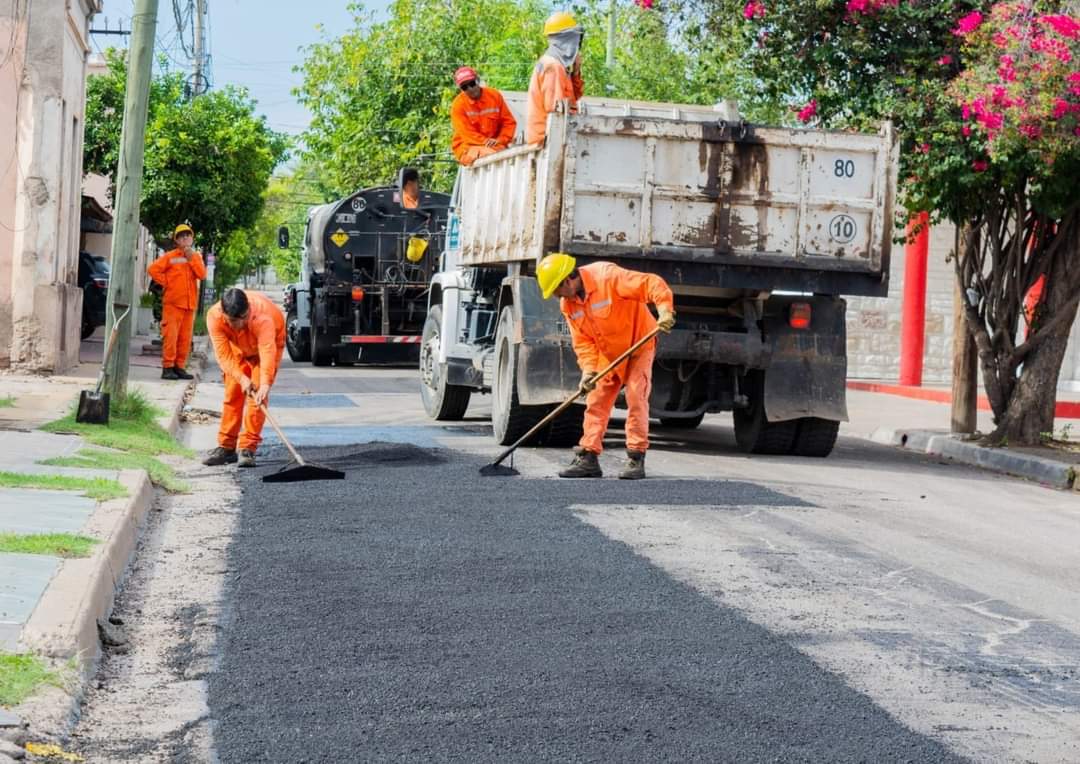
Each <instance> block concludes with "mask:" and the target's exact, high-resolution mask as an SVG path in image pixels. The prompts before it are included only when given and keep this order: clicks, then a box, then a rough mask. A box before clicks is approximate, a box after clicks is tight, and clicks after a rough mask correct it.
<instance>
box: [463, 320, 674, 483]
mask: <svg viewBox="0 0 1080 764" xmlns="http://www.w3.org/2000/svg"><path fill="white" fill-rule="evenodd" d="M659 333H660V327H659V326H658V327H656V328H655V329H653V330H652V331H651V332H649V333H648V334H646V335H645V336H644V337H642V338H641V339H640V340H638V341H637V342H635V343H634V344H633V345H631V346H630V347H628V348H627V349H626V350H625V351H623V353H622V355H620V356H619V357H618V358H616V359H615V360H614V361H612V362H611V363H609V364H608V365H607V367H606V368H605V369H603V370H602V371H600V372H597V373H596V374H595V375H593V378H592V381H593V382H594V383H595V382H599V381H600V380H601V379H603V378H604V377H606V376H607V375H608V374H610V373H611V372H612V371H614V370H615V368H616V367H617V366H618V365H619V364H621V363H622V362H623V361H625V360H626V359H627V358H629V357H630V356H631V355H633V354H634V353H636V352H637V351H638V349H639V348H640V347H641V346H642V345H644V344H645V343H646V342H648V341H649V340H651V339H652V338H653V337H655V336H656V335H657V334H659ZM586 392H588V391H587V390H585V389H584V388H583V387H579V388H578V390H577V392H576V393H574V394H573V395H571V396H570V397H569V398H567V399H566V400H565V401H563V402H562V403H560V404H559V405H558V406H557V407H556V408H555V410H554V411H552V412H551V413H550V414H548V415H547V416H546V417H544V418H543V419H541V420H540V421H539V422H537V423H536V425H535V426H533V428H532V429H531V430H529V431H528V432H527V433H525V434H524V435H522V436H521V437H520V438H518V439H517V442H516V443H514V445H512V446H510V448H508V449H506V450H505V451H503V452H502V453H501V454H499V458H498V459H496V460H495V461H493V462H492V463H491V464H488V465H486V466H484V467H481V468H480V474H481V475H483V476H484V477H493V476H504V477H508V476H510V475H517V474H518V471H517V470H516V469H514V468H513V467H503V466H502V464H501V462H502V461H503V459H505V458H506V457H508V456H510V454H512V453H514V452H515V451H517V450H518V448H519V447H520V446H521V444H522V443H524V442H525V441H527V440H528V439H529V438H531V437H532V436H533V435H535V434H536V433H538V432H540V430H542V429H544V427H546V426H547V425H549V424H551V422H552V421H553V420H554V419H555V418H556V417H557V416H559V414H561V413H563V412H564V411H566V410H567V409H568V408H570V407H571V406H572V405H574V402H575V401H577V399H578V398H580V397H581V396H582V395H584V394H585V393H586Z"/></svg>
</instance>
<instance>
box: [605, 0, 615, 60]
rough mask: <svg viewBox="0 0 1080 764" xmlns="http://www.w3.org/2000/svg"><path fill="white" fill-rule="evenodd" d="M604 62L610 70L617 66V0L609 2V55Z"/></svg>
mask: <svg viewBox="0 0 1080 764" xmlns="http://www.w3.org/2000/svg"><path fill="white" fill-rule="evenodd" d="M604 64H605V65H606V66H607V68H608V71H609V72H610V71H611V69H613V68H614V66H615V0H610V2H609V3H608V17H607V56H606V57H605V59H604Z"/></svg>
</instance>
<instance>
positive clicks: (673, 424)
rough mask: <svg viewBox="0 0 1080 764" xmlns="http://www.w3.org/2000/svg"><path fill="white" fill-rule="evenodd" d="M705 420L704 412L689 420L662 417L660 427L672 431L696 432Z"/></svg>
mask: <svg viewBox="0 0 1080 764" xmlns="http://www.w3.org/2000/svg"><path fill="white" fill-rule="evenodd" d="M704 418H705V413H704V412H702V413H700V414H698V415H697V416H692V417H689V418H683V417H666V416H662V417H660V426H661V427H667V428H668V429H671V430H696V429H697V428H698V427H699V426H700V425H701V421H702V420H703V419H704Z"/></svg>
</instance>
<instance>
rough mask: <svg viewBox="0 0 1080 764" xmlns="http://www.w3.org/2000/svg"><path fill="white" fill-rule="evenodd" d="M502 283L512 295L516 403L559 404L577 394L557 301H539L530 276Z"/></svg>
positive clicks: (574, 364) (577, 376)
mask: <svg viewBox="0 0 1080 764" xmlns="http://www.w3.org/2000/svg"><path fill="white" fill-rule="evenodd" d="M503 283H504V285H508V286H509V287H510V288H511V290H512V291H513V301H514V302H513V307H514V313H515V316H514V318H515V322H514V323H515V327H516V328H517V333H516V334H517V337H516V338H515V339H516V340H517V341H518V343H519V344H518V364H517V385H518V388H517V389H518V399H519V400H520V402H521V404H522V405H524V406H538V405H547V404H551V403H561V402H562V401H564V400H566V398H567V397H568V396H570V395H571V394H572V393H573V392H574V391H575V390H577V388H578V383H579V382H580V381H581V371H580V369H579V368H578V365H577V356H576V355H575V354H574V347H573V345H572V344H571V343H570V330H569V329H568V328H567V326H566V322H565V320H564V319H563V316H562V312H561V311H560V310H559V301H558V300H554V299H553V300H545V299H544V298H543V297H541V295H540V288H539V287H538V286H537V285H536V279H535V278H532V277H531V276H515V277H511V278H508V279H507V280H506V281H504V282H503Z"/></svg>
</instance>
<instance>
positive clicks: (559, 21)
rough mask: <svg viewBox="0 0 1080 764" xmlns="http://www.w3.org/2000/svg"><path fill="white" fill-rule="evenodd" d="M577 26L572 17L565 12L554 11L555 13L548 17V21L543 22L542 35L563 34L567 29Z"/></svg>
mask: <svg viewBox="0 0 1080 764" xmlns="http://www.w3.org/2000/svg"><path fill="white" fill-rule="evenodd" d="M577 25H578V23H577V21H575V20H574V17H573V16H571V15H570V14H569V13H567V12H566V11H555V13H553V14H551V15H550V16H548V20H547V21H545V22H544V34H546V35H548V34H555V33H556V32H565V31H566V30H567V29H573V28H574V27H576V26H577Z"/></svg>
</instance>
